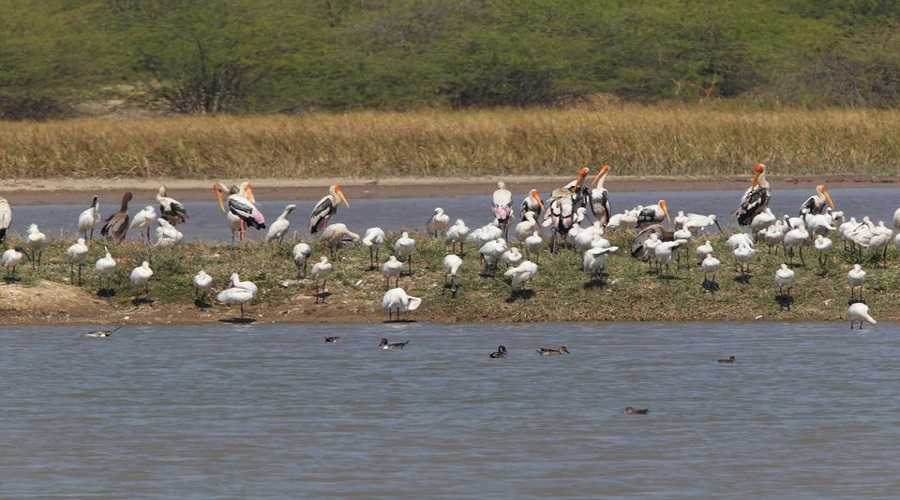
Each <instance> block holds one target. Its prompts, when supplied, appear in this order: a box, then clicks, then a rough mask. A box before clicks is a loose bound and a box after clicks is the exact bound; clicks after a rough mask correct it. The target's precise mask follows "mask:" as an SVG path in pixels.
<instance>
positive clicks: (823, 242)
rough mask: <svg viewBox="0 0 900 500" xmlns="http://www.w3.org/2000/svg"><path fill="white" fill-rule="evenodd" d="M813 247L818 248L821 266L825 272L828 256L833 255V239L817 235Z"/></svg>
mask: <svg viewBox="0 0 900 500" xmlns="http://www.w3.org/2000/svg"><path fill="white" fill-rule="evenodd" d="M813 246H815V247H816V253H817V254H818V255H819V266H820V267H821V268H822V269H823V270H824V269H825V265H826V264H827V262H828V256H829V254H830V253H831V247H832V244H831V238H828V237H825V236H822V235H821V234H817V235H816V241H815V242H813Z"/></svg>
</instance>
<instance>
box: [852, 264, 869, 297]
mask: <svg viewBox="0 0 900 500" xmlns="http://www.w3.org/2000/svg"><path fill="white" fill-rule="evenodd" d="M847 284H848V285H850V300H851V301H852V300H859V301H861V300H863V298H862V297H863V287H864V286H865V284H866V272H865V271H864V270H863V268H862V266H861V265H859V264H853V269H851V270H850V272H848V273H847Z"/></svg>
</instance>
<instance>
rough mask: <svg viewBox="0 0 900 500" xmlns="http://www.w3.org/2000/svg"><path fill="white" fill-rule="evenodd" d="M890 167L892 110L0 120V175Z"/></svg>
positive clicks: (702, 172) (896, 127)
mask: <svg viewBox="0 0 900 500" xmlns="http://www.w3.org/2000/svg"><path fill="white" fill-rule="evenodd" d="M760 161H762V162H764V163H766V164H768V165H769V166H770V168H771V172H772V174H773V175H788V174H789V175H817V174H844V175H846V174H863V175H870V176H872V175H882V176H897V175H898V172H900V112H898V111H887V110H884V111H877V110H834V109H832V110H818V111H803V110H796V109H794V110H780V111H766V110H750V111H747V110H736V109H731V108H729V107H727V106H719V107H706V106H649V107H648V106H641V105H618V106H616V107H614V108H610V109H608V110H607V111H605V112H603V113H597V112H591V111H586V110H547V109H542V110H537V109H530V110H529V109H524V110H523V109H494V110H467V111H417V112H406V113H398V112H377V111H359V112H351V113H339V114H331V113H321V114H308V115H303V116H299V117H289V116H270V117H234V116H216V117H174V118H157V119H146V120H135V121H131V122H129V124H128V126H127V127H123V126H122V123H121V122H118V121H111V120H102V119H78V120H67V121H58V122H52V123H15V124H14V123H2V122H0V177H2V178H6V179H9V178H52V177H116V176H118V177H160V176H163V177H177V178H213V177H218V178H222V177H226V178H228V177H244V176H246V175H247V172H252V175H253V176H254V177H275V178H277V177H282V178H283V177H291V178H314V177H335V176H340V177H363V178H372V177H384V176H400V177H402V176H428V177H442V176H472V175H517V174H519V175H559V174H570V173H571V172H572V170H573V169H574V168H576V167H578V166H583V165H585V164H596V163H600V162H608V163H609V164H610V165H612V167H613V173H614V175H673V174H678V175H687V176H718V175H730V174H745V173H746V169H747V167H748V166H750V165H753V164H755V163H756V162H760Z"/></svg>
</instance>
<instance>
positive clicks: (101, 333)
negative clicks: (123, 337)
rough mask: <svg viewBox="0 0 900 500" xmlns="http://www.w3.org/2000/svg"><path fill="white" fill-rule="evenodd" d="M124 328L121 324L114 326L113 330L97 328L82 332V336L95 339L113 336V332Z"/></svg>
mask: <svg viewBox="0 0 900 500" xmlns="http://www.w3.org/2000/svg"><path fill="white" fill-rule="evenodd" d="M120 328H122V327H121V326H119V327H116V328H113V329H112V330H96V331H93V332H87V333H82V334H81V336H82V337H89V338H95V339H105V338H106V337H111V336H112V334H113V333H115V332H117V331H119V329H120Z"/></svg>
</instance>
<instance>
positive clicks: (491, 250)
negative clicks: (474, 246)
mask: <svg viewBox="0 0 900 500" xmlns="http://www.w3.org/2000/svg"><path fill="white" fill-rule="evenodd" d="M506 250H507V246H506V240H504V239H503V238H497V239H496V240H493V241H489V242H487V243H485V244H484V245H481V248H479V249H478V253H479V254H480V255H481V264H482V266H481V268H482V270H481V273H482V275H483V276H493V275H494V273H495V272H496V270H497V269H496V267H497V262H498V261H499V260H500V256H501V255H503V253H504V252H506Z"/></svg>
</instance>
